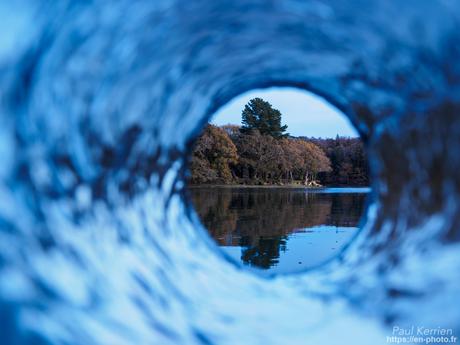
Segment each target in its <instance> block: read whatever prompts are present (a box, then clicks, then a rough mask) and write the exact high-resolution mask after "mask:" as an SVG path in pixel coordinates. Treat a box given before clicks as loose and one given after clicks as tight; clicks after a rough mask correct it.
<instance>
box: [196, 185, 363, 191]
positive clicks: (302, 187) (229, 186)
mask: <svg viewBox="0 0 460 345" xmlns="http://www.w3.org/2000/svg"><path fill="white" fill-rule="evenodd" d="M187 187H188V188H191V189H193V188H211V187H212V188H248V189H251V188H252V189H255V188H292V189H295V188H298V189H309V190H310V189H311V190H320V189H330V188H371V187H370V186H321V187H311V186H303V185H298V184H286V185H278V184H272V185H248V184H188V185H187Z"/></svg>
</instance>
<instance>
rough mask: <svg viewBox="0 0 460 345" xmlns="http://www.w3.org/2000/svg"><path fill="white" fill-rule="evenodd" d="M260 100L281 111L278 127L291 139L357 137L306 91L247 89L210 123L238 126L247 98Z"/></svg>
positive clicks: (332, 110) (346, 122) (337, 115)
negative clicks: (296, 137)
mask: <svg viewBox="0 0 460 345" xmlns="http://www.w3.org/2000/svg"><path fill="white" fill-rule="evenodd" d="M255 97H260V98H262V99H264V100H265V101H268V102H270V103H271V105H272V106H273V107H274V108H276V109H278V110H279V111H281V114H282V120H281V122H282V124H283V125H284V124H286V125H288V129H287V132H288V133H289V134H290V135H292V136H307V137H321V138H335V137H336V135H337V134H338V135H340V136H347V137H358V136H359V135H358V133H357V132H356V130H355V129H354V127H353V126H352V125H351V123H350V122H349V120H348V119H347V118H346V116H345V115H344V114H343V113H341V112H340V111H339V110H338V109H336V108H334V107H333V106H332V105H331V104H329V103H328V102H327V101H325V100H323V99H322V98H321V97H318V96H316V95H314V94H312V93H310V92H306V91H303V90H300V89H295V88H270V89H260V90H251V91H249V92H246V93H244V94H242V95H240V96H238V97H236V98H234V99H233V100H232V101H230V102H229V103H227V104H226V105H224V106H223V107H222V108H220V110H218V111H217V112H216V113H215V114H214V116H213V118H212V119H211V123H212V124H215V125H219V126H221V125H226V124H229V123H231V124H238V125H240V124H241V111H242V110H243V108H244V106H245V104H247V103H248V102H249V100H250V99H252V98H255Z"/></svg>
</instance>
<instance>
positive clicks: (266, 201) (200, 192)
mask: <svg viewBox="0 0 460 345" xmlns="http://www.w3.org/2000/svg"><path fill="white" fill-rule="evenodd" d="M190 190H191V196H192V200H193V202H194V205H195V209H196V211H197V213H198V214H199V216H200V218H201V220H202V222H203V224H204V225H205V226H206V227H207V228H208V230H209V232H210V234H211V236H212V237H213V238H214V239H215V240H216V241H217V242H218V243H219V244H220V245H233V246H235V245H237V246H242V247H246V248H247V249H246V250H245V251H244V252H243V257H242V259H243V261H245V262H247V263H250V264H252V265H256V266H259V267H265V268H268V267H270V266H272V265H273V264H275V263H276V262H277V259H278V258H279V252H280V250H282V248H283V245H285V244H286V238H287V235H289V234H290V233H292V232H294V231H296V230H301V229H303V228H308V227H313V226H318V225H334V226H356V225H357V223H358V221H359V218H360V217H361V214H362V212H363V207H364V198H365V195H364V194H323V193H306V192H305V191H304V190H296V189H283V188H276V189H273V188H271V189H267V188H254V189H253V188H251V189H247V188H204V187H200V188H191V189H190Z"/></svg>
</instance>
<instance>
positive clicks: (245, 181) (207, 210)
mask: <svg viewBox="0 0 460 345" xmlns="http://www.w3.org/2000/svg"><path fill="white" fill-rule="evenodd" d="M286 126H287V128H286ZM188 186H189V188H188V190H189V195H190V197H191V200H192V202H193V205H194V207H195V210H196V212H197V213H198V215H199V217H200V219H201V222H202V223H203V225H204V226H205V227H206V229H207V230H208V233H209V235H210V236H211V237H212V238H213V239H214V241H215V242H216V243H217V245H218V246H219V247H220V249H221V250H222V251H223V252H224V253H225V254H226V256H228V257H229V258H231V259H232V260H233V261H234V262H237V263H238V264H240V265H242V266H245V267H247V268H250V269H254V270H256V271H257V272H259V273H263V274H268V275H273V274H285V273H295V272H300V271H305V270H308V269H312V268H314V267H318V266H321V265H323V264H324V263H326V262H328V261H330V260H331V259H334V258H336V257H337V256H338V255H339V254H340V253H342V252H343V250H344V248H346V247H347V245H348V244H349V243H350V242H351V241H352V239H353V238H354V237H355V236H356V235H357V233H358V230H359V222H360V219H361V217H362V215H363V213H364V210H365V204H366V196H367V194H368V192H369V191H370V188H369V169H368V163H367V155H366V152H365V148H364V144H363V142H362V141H361V139H360V138H359V134H358V133H357V132H356V130H355V129H354V128H353V127H352V126H351V124H350V122H349V121H348V119H347V118H346V117H345V116H344V114H342V113H341V112H339V111H338V110H337V109H336V108H334V107H332V106H331V105H330V104H328V103H326V101H325V100H323V99H322V98H319V97H317V96H315V95H313V94H311V93H309V92H306V91H303V90H299V89H294V88H270V89H258V90H252V91H249V92H246V93H244V94H242V95H240V96H238V97H236V98H234V99H233V100H232V101H231V102H229V103H228V104H226V105H225V106H224V107H222V108H221V109H219V110H218V111H217V112H216V113H215V114H214V116H213V117H212V120H211V122H210V123H208V124H206V125H205V128H204V129H203V131H202V133H201V134H200V135H199V137H198V138H197V140H196V142H195V146H194V149H193V151H192V155H191V158H190V162H189V176H188Z"/></svg>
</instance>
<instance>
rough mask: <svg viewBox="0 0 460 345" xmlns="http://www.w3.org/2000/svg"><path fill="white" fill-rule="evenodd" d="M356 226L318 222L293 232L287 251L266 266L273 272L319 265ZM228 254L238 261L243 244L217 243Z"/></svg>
mask: <svg viewBox="0 0 460 345" xmlns="http://www.w3.org/2000/svg"><path fill="white" fill-rule="evenodd" d="M357 230H358V228H356V227H335V226H329V225H321V226H316V227H312V228H306V229H303V232H294V233H292V234H290V235H289V236H288V238H287V241H286V242H287V243H286V248H287V249H286V251H282V250H281V251H280V257H279V262H278V264H276V265H275V266H273V267H271V268H270V269H268V270H266V272H268V273H270V274H273V273H292V272H298V271H299V270H302V269H308V268H312V267H315V266H318V265H320V264H322V263H324V262H326V261H327V260H329V259H331V258H333V257H334V256H335V255H337V254H338V253H339V252H340V250H341V249H342V248H343V247H344V246H345V245H347V244H348V243H349V242H350V241H351V239H352V238H353V236H354V235H355V234H356V231H357ZM220 248H221V249H222V250H223V251H224V252H225V253H226V254H227V255H229V256H230V257H232V258H233V259H235V260H236V261H241V255H242V252H243V250H244V249H245V248H243V247H237V246H233V247H229V246H224V247H220Z"/></svg>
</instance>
